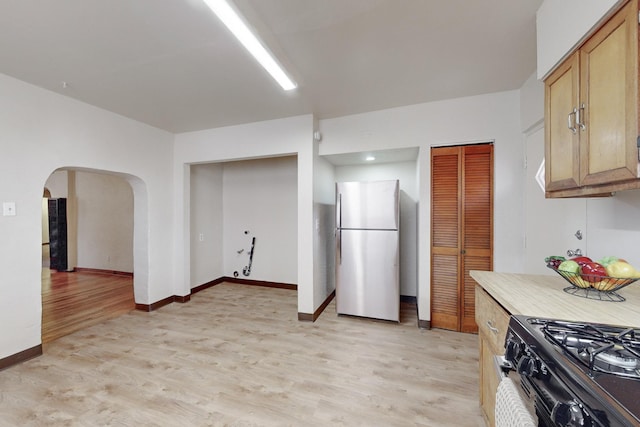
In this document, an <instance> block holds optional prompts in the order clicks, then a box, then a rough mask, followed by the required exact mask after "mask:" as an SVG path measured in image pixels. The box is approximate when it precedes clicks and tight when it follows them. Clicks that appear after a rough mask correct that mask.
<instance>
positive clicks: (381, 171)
mask: <svg viewBox="0 0 640 427" xmlns="http://www.w3.org/2000/svg"><path fill="white" fill-rule="evenodd" d="M416 166H417V165H416V162H415V161H411V162H398V163H382V164H371V165H359V166H338V167H336V181H338V182H345V181H382V180H392V179H397V180H399V181H400V295H405V296H413V297H415V296H417V284H418V277H417V273H418V266H417V261H418V260H417V255H418V239H417V236H418V188H417V178H416Z"/></svg>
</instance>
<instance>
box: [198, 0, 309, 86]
mask: <svg viewBox="0 0 640 427" xmlns="http://www.w3.org/2000/svg"><path fill="white" fill-rule="evenodd" d="M204 2H205V3H206V5H207V6H209V9H211V10H212V11H213V13H215V14H216V15H217V16H218V18H220V20H221V21H222V23H223V24H224V25H226V26H227V28H228V29H229V30H230V31H231V32H232V33H233V35H234V36H236V38H237V39H238V40H239V41H240V43H242V45H243V46H244V47H245V49H247V50H248V51H249V53H251V55H253V57H254V58H255V59H256V60H257V61H258V62H259V63H260V65H262V67H264V69H265V70H267V72H268V73H269V74H271V77H273V78H274V79H275V81H277V82H278V84H279V85H280V86H282V89H284V90H291V89H295V88H296V86H297V85H296V83H295V82H294V81H293V80H291V79H290V78H289V76H287V74H286V73H285V72H284V70H283V69H282V67H281V66H280V65H279V64H278V63H277V62H276V60H275V59H274V57H273V56H272V55H271V54H270V53H269V51H267V49H266V48H265V47H264V46H263V44H262V43H261V42H260V40H258V38H257V37H256V36H255V34H253V32H251V30H250V29H249V27H247V25H246V24H245V22H244V20H243V19H242V18H241V17H240V15H239V14H238V13H237V12H236V10H235V9H234V8H233V7H232V6H231V5H230V4H229V2H227V1H226V0H204Z"/></svg>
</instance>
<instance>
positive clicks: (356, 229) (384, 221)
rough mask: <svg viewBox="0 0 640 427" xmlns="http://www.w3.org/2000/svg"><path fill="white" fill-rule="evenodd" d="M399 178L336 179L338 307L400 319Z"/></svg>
mask: <svg viewBox="0 0 640 427" xmlns="http://www.w3.org/2000/svg"><path fill="white" fill-rule="evenodd" d="M399 215H400V205H399V182H398V181H397V180H394V181H370V182H341V183H337V184H336V233H335V234H336V310H337V312H338V314H348V315H353V316H362V317H371V318H376V319H385V320H394V321H399V320H400V281H399V255H400V250H399V222H400V217H399Z"/></svg>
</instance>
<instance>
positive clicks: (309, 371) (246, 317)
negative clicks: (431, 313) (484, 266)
mask: <svg viewBox="0 0 640 427" xmlns="http://www.w3.org/2000/svg"><path fill="white" fill-rule="evenodd" d="M0 414H1V415H0V426H44V425H46V426H107V425H109V426H143V425H144V426H456V427H461V426H462V427H464V426H472V427H480V426H484V421H483V419H482V416H481V414H480V409H479V404H478V338H477V336H476V335H469V334H461V333H456V332H450V331H444V330H421V329H419V328H418V327H417V319H416V318H415V316H412V315H411V310H407V309H406V307H405V310H403V316H402V321H401V323H399V324H397V323H392V322H383V321H374V320H369V319H361V318H354V317H348V316H337V315H336V314H335V303H331V304H330V305H329V306H328V307H327V309H326V310H325V311H324V313H323V314H322V315H321V316H320V318H319V319H318V320H317V321H316V322H314V323H311V322H300V321H298V320H297V293H296V292H295V291H291V290H286V289H274V288H262V287H256V286H247V285H240V284H231V283H223V284H220V285H217V286H214V287H212V288H209V289H206V290H204V291H201V292H198V293H197V294H195V295H193V296H192V298H191V301H189V302H188V303H185V304H178V303H174V304H170V305H168V306H165V307H163V308H161V309H159V310H156V311H153V312H151V313H146V312H141V311H131V312H129V313H127V314H124V315H121V316H119V317H117V318H114V319H111V320H107V321H103V322H102V323H99V324H96V325H93V326H90V327H88V328H85V329H82V330H80V331H77V332H74V333H72V334H70V335H66V336H64V337H62V338H59V339H56V340H54V341H52V342H50V343H49V344H47V345H46V346H45V347H44V355H43V356H41V357H38V358H36V359H32V360H29V361H27V362H24V363H22V364H19V365H16V366H13V367H11V368H9V369H6V370H4V371H0Z"/></svg>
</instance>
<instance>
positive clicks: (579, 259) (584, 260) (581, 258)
mask: <svg viewBox="0 0 640 427" xmlns="http://www.w3.org/2000/svg"><path fill="white" fill-rule="evenodd" d="M571 261H575V262H577V263H578V264H579V265H582V264H586V263H588V262H593V261H592V260H591V258H589V257H586V256H577V257H574V258H571Z"/></svg>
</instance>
